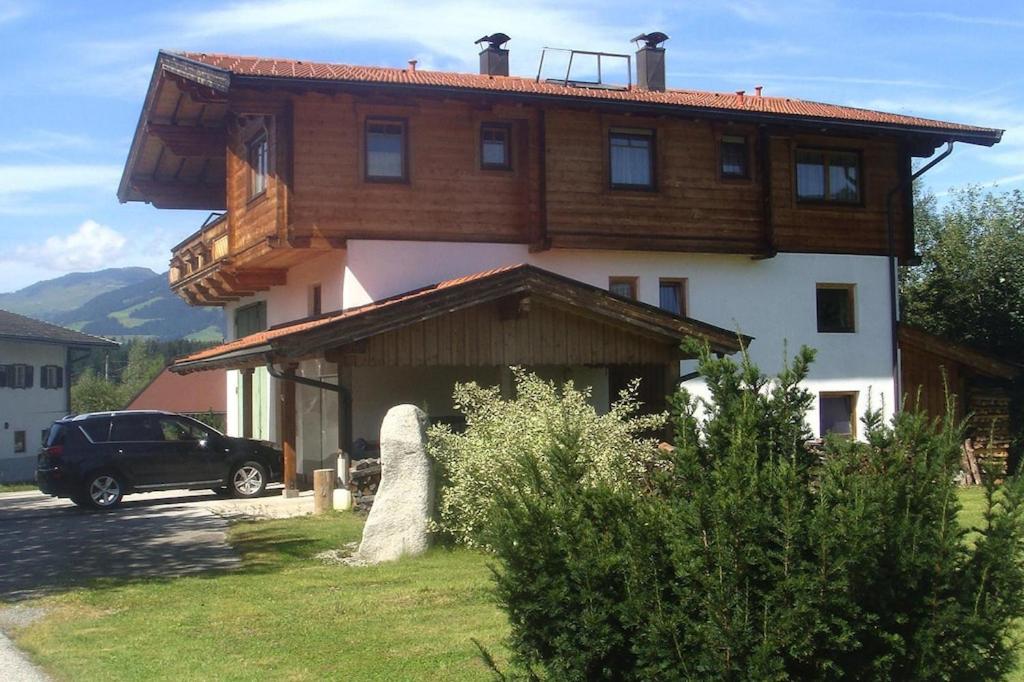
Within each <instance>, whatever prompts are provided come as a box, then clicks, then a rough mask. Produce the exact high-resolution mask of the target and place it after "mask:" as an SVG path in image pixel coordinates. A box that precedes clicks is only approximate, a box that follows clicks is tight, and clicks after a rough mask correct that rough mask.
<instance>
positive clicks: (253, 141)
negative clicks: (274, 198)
mask: <svg viewBox="0 0 1024 682" xmlns="http://www.w3.org/2000/svg"><path fill="white" fill-rule="evenodd" d="M257 145H263V147H264V148H265V149H264V154H265V159H264V163H265V165H266V168H264V171H263V173H262V178H263V186H262V187H261V188H260V190H259V191H254V189H255V184H256V178H257V177H261V175H260V174H259V173H257V171H256V164H255V163H253V151H254V149H255V148H256V147H257ZM245 160H246V164H247V165H248V166H249V187H248V200H247V201H248V202H249V203H252V202H253V201H256V200H257V199H259V198H261V197H264V196H266V194H267V187H268V186H269V185H270V133H269V132H268V131H267V129H266V128H263V129H262V130H260V131H259V132H257V133H256V134H255V135H253V136H252V137H250V138H249V139H248V141H246V143H245Z"/></svg>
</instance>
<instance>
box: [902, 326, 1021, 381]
mask: <svg viewBox="0 0 1024 682" xmlns="http://www.w3.org/2000/svg"><path fill="white" fill-rule="evenodd" d="M899 341H900V346H901V347H903V348H907V347H909V346H916V347H918V348H921V349H923V350H926V351H928V352H930V353H933V354H935V355H938V356H940V357H942V358H946V359H947V360H951V361H953V362H956V363H958V364H960V365H963V366H965V367H967V368H969V369H971V370H973V371H975V372H977V373H978V374H981V375H984V376H987V377H992V378H996V379H1007V380H1011V379H1016V378H1017V377H1019V376H1020V375H1021V373H1022V371H1024V368H1022V367H1021V366H1020V365H1017V364H1014V363H1011V362H1006V361H1005V360H1002V359H1001V358H997V357H995V356H994V355H989V354H988V353H982V352H981V351H978V350H975V349H973V348H970V347H969V346H965V345H963V344H960V343H955V342H953V341H950V340H948V339H944V338H942V337H941V336H935V335H934V334H929V333H928V332H926V331H924V330H923V329H918V328H917V327H911V326H909V325H906V324H901V325H900V328H899Z"/></svg>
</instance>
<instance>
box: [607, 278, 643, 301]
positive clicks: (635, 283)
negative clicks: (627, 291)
mask: <svg viewBox="0 0 1024 682" xmlns="http://www.w3.org/2000/svg"><path fill="white" fill-rule="evenodd" d="M614 284H628V285H629V286H630V288H631V289H632V290H633V295H632V296H626V297H625V298H629V299H631V300H634V301H636V300H639V299H638V298H637V297H638V296H639V294H640V291H639V290H640V278H639V277H636V276H631V275H613V276H611V277H609V278H608V292H609V293H611V292H612V285H614ZM616 295H618V294H616Z"/></svg>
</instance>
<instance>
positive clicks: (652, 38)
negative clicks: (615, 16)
mask: <svg viewBox="0 0 1024 682" xmlns="http://www.w3.org/2000/svg"><path fill="white" fill-rule="evenodd" d="M666 40H668V36H667V35H665V34H664V33H662V32H661V31H652V32H651V33H641V34H640V35H638V36H637V37H636V38H633V40H632V41H631V42H634V43H639V42H643V43H644V47H658V46H659V45H661V44H662V43H663V42H665V41H666Z"/></svg>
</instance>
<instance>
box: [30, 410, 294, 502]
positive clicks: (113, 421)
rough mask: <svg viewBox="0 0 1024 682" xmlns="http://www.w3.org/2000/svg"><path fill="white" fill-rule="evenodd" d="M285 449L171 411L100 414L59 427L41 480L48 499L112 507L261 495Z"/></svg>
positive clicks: (39, 470)
mask: <svg viewBox="0 0 1024 682" xmlns="http://www.w3.org/2000/svg"><path fill="white" fill-rule="evenodd" d="M283 468H284V467H283V463H282V456H281V451H280V450H278V449H277V448H275V447H274V446H273V445H272V444H271V443H267V442H264V441H255V440H247V439H245V438H231V437H229V436H225V435H224V434H222V433H219V432H218V431H217V430H215V429H212V428H210V427H209V426H207V425H206V424H203V423H202V422H198V421H196V420H195V419H192V418H191V417H185V416H182V415H179V414H173V413H170V412H155V411H125V412H97V413H93V414H82V415H78V416H75V417H65V418H64V419H61V420H59V421H56V422H54V423H53V426H51V427H50V433H49V436H48V438H47V439H46V447H45V448H44V449H43V451H42V452H40V453H39V460H38V465H37V467H36V482H37V483H38V484H39V489H40V490H41V491H43V492H44V493H46V494H47V495H53V496H56V497H70V498H71V500H72V501H73V502H74V503H75V504H78V505H83V506H90V507H95V508H97V509H110V508H112V507H116V506H117V505H118V504H120V502H121V498H122V497H123V496H124V495H126V494H127V493H133V492H147V491H152V490H173V489H188V490H198V489H204V488H210V489H212V490H214V492H217V493H218V494H223V495H227V494H230V495H234V496H235V497H257V496H259V495H261V494H262V493H263V491H264V490H265V489H266V487H267V483H273V482H276V481H280V480H281V472H282V470H283Z"/></svg>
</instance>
